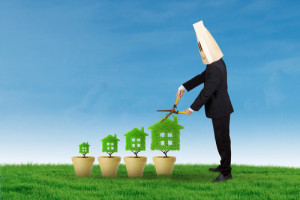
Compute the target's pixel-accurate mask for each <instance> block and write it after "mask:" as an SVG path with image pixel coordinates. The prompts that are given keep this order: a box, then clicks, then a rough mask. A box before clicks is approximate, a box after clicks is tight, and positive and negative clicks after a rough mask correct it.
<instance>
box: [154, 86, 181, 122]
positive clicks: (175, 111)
mask: <svg viewBox="0 0 300 200" xmlns="http://www.w3.org/2000/svg"><path fill="white" fill-rule="evenodd" d="M182 93H183V90H180V95H182ZM178 101H179V98H178V97H177V98H176V101H175V103H174V106H173V107H172V109H171V110H157V112H169V114H168V115H167V116H166V117H165V118H164V119H163V120H161V121H160V123H162V122H163V121H165V120H166V119H167V118H168V117H170V115H172V114H173V113H174V114H185V111H178V110H175V108H177V103H178Z"/></svg>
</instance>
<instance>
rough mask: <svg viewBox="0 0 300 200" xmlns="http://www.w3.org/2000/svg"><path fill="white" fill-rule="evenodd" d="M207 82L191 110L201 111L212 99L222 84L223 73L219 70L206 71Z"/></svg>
mask: <svg viewBox="0 0 300 200" xmlns="http://www.w3.org/2000/svg"><path fill="white" fill-rule="evenodd" d="M206 73H207V75H206V80H205V84H204V88H203V89H202V90H201V92H200V94H199V95H198V97H197V98H196V99H195V101H194V103H193V104H192V105H191V106H190V107H191V109H193V110H195V111H199V110H200V108H201V107H202V106H203V105H204V104H205V103H206V102H207V101H208V100H209V99H210V98H211V96H212V95H213V93H214V92H215V91H216V89H217V88H218V86H219V84H220V83H221V73H220V71H218V69H210V70H208V69H207V70H206Z"/></svg>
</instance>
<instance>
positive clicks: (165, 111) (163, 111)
mask: <svg viewBox="0 0 300 200" xmlns="http://www.w3.org/2000/svg"><path fill="white" fill-rule="evenodd" d="M156 112H171V110H157V111H156Z"/></svg>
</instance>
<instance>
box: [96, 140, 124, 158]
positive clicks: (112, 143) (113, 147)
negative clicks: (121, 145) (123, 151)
mask: <svg viewBox="0 0 300 200" xmlns="http://www.w3.org/2000/svg"><path fill="white" fill-rule="evenodd" d="M101 141H102V152H106V153H108V155H109V158H112V156H111V154H113V153H115V152H118V141H120V140H119V139H118V138H117V134H115V135H114V136H112V135H108V136H107V137H105V138H103V139H102V140H101Z"/></svg>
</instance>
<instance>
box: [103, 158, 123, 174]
mask: <svg viewBox="0 0 300 200" xmlns="http://www.w3.org/2000/svg"><path fill="white" fill-rule="evenodd" d="M120 161H121V157H120V156H112V157H109V156H100V157H98V162H99V165H100V170H101V173H102V176H103V177H115V176H116V175H117V172H118V168H119V164H120Z"/></svg>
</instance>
